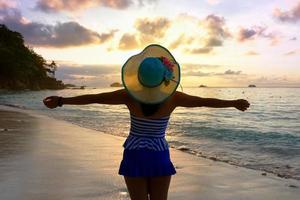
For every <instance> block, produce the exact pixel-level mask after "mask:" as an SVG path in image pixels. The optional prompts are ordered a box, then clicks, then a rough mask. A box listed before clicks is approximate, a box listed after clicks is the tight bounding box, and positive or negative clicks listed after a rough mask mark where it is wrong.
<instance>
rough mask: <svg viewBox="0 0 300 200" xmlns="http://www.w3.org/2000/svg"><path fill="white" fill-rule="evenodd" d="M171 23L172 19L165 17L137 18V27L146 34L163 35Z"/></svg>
mask: <svg viewBox="0 0 300 200" xmlns="http://www.w3.org/2000/svg"><path fill="white" fill-rule="evenodd" d="M170 24H171V22H170V20H169V19H167V18H165V17H157V18H153V19H149V18H141V19H137V20H136V22H135V28H136V29H137V30H138V31H139V32H140V33H142V34H145V35H151V36H154V37H163V36H164V34H165V32H166V30H167V29H168V28H169V26H170Z"/></svg>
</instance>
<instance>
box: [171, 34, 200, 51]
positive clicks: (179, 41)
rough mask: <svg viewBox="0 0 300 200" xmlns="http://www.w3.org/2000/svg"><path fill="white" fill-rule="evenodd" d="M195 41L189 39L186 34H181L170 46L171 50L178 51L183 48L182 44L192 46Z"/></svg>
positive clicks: (191, 38)
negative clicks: (180, 47) (177, 49)
mask: <svg viewBox="0 0 300 200" xmlns="http://www.w3.org/2000/svg"><path fill="white" fill-rule="evenodd" d="M194 40H195V38H194V37H188V36H186V35H184V34H181V35H180V36H179V37H178V38H177V39H175V40H174V41H173V42H172V43H171V44H170V45H169V48H170V49H176V48H178V47H179V46H181V45H182V44H184V45H187V44H191V43H192V42H193V41H194Z"/></svg>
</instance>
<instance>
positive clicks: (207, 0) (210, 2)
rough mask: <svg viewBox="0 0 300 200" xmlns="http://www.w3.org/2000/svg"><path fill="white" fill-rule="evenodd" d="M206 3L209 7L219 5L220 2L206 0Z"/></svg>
mask: <svg viewBox="0 0 300 200" xmlns="http://www.w3.org/2000/svg"><path fill="white" fill-rule="evenodd" d="M206 2H207V3H208V4H210V5H217V4H219V3H221V0H206Z"/></svg>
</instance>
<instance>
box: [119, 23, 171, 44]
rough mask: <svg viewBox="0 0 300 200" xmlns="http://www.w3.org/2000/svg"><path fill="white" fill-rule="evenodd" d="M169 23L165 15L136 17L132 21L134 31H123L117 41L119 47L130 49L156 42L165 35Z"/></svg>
mask: <svg viewBox="0 0 300 200" xmlns="http://www.w3.org/2000/svg"><path fill="white" fill-rule="evenodd" d="M170 24H171V21H170V20H169V19H167V18H165V17H156V18H152V19H150V18H138V19H137V20H136V21H135V23H134V27H135V29H136V30H135V32H133V33H124V34H123V35H122V37H121V39H120V41H119V48H120V49H122V50H131V49H136V48H141V47H144V46H145V45H148V44H150V43H157V41H158V40H160V39H162V38H163V37H164V36H165V32H166V31H167V30H168V28H169V27H170Z"/></svg>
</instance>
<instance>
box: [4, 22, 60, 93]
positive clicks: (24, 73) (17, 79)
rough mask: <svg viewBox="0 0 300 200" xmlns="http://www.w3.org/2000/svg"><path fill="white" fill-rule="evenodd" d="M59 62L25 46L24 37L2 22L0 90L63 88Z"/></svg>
mask: <svg viewBox="0 0 300 200" xmlns="http://www.w3.org/2000/svg"><path fill="white" fill-rule="evenodd" d="M56 69H57V66H56V63H55V62H54V61H52V62H51V63H49V64H48V63H47V61H46V60H45V59H44V58H43V57H42V56H40V55H38V54H37V53H35V52H34V51H33V49H31V48H29V47H27V46H25V45H24V39H23V36H22V35H21V34H20V33H18V32H15V31H11V30H9V29H8V28H7V27H6V26H5V25H3V24H0V89H32V90H40V89H62V88H64V84H63V82H62V81H59V80H56V79H55V71H56Z"/></svg>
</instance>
